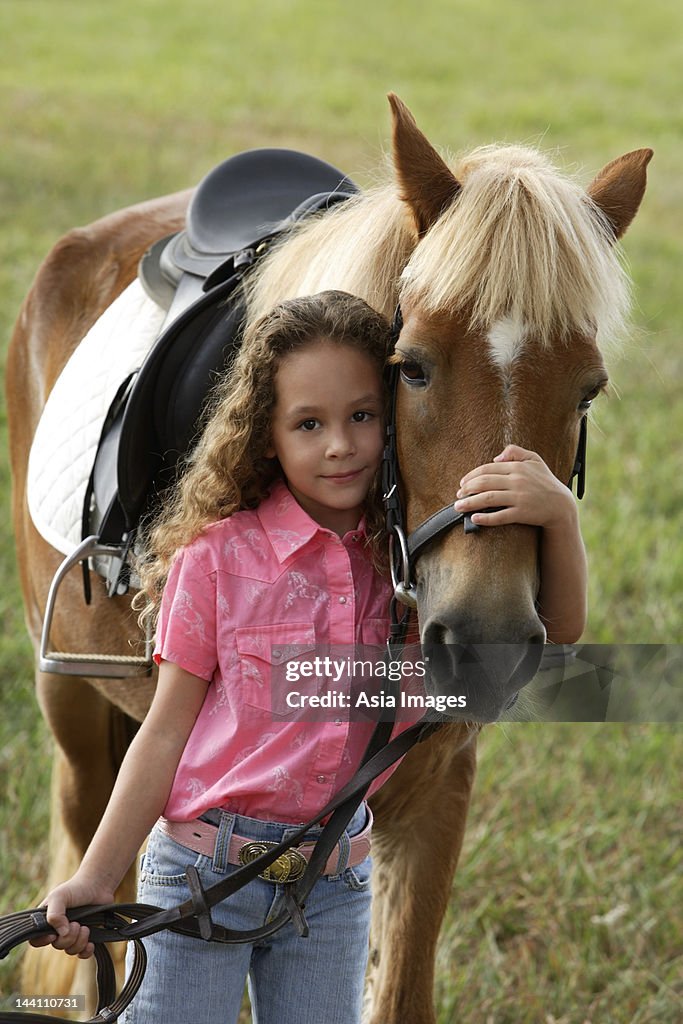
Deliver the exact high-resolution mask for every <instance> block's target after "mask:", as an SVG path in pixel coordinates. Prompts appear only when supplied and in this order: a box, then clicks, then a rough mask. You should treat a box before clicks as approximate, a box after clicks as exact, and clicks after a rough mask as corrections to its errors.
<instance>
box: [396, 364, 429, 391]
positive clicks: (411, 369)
mask: <svg viewBox="0 0 683 1024" xmlns="http://www.w3.org/2000/svg"><path fill="white" fill-rule="evenodd" d="M401 377H402V378H403V380H404V381H405V382H406V384H411V385H413V387H424V385H425V384H426V383H427V378H426V377H425V372H424V370H423V368H422V366H421V365H420V363H416V362H413V360H411V359H405V360H404V361H403V362H402V363H401Z"/></svg>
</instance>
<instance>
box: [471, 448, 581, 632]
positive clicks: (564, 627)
mask: <svg viewBox="0 0 683 1024" xmlns="http://www.w3.org/2000/svg"><path fill="white" fill-rule="evenodd" d="M457 497H458V499H459V500H458V501H456V503H455V507H456V509H457V510H458V512H471V513H472V522H474V523H476V524H477V525H478V526H501V525H503V524H505V523H526V524H527V525H530V526H540V527H541V528H542V533H541V566H540V577H541V583H540V590H539V594H538V599H537V603H538V613H539V615H540V618H541V621H542V622H543V625H544V626H545V627H546V630H547V634H548V640H549V641H550V642H551V643H558V644H561V643H564V644H570V643H575V642H576V641H577V640H578V639H579V637H580V636H581V634H582V632H583V630H584V628H585V625H586V614H587V600H586V588H587V579H588V572H587V566H586V551H585V548H584V546H583V540H582V538H581V531H580V529H579V516H578V511H577V508H576V502H575V501H574V496H573V495H572V493H571V491H570V490H569V489H568V488H567V487H565V485H564V484H563V483H562V482H561V481H560V480H558V479H557V477H556V476H554V475H553V473H551V471H550V470H549V469H548V467H547V466H546V464H545V462H544V461H543V459H541V457H540V455H537V454H536V452H532V451H528V450H527V449H526V448H520V447H519V446H518V445H514V444H511V445H508V446H507V448H506V449H505V450H504V451H503V452H501V453H500V455H497V456H496V457H495V459H494V460H493V462H492V463H489V464H488V465H485V466H478V467H477V469H473V470H472V471H471V472H470V473H467V474H466V475H465V476H464V477H463V478H462V480H461V481H460V490H459V491H458V494H457ZM498 505H502V506H504V508H502V509H501V511H500V512H477V509H482V508H489V507H492V506H493V507H495V506H498Z"/></svg>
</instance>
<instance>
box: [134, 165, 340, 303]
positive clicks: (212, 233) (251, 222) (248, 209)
mask: <svg viewBox="0 0 683 1024" xmlns="http://www.w3.org/2000/svg"><path fill="white" fill-rule="evenodd" d="M357 192H358V188H357V186H356V185H355V184H354V183H353V182H352V181H351V179H350V178H348V177H347V176H346V175H344V174H343V173H342V172H341V171H340V170H338V169H337V168H336V167H333V166H332V164H328V163H326V162H325V161H324V160H319V159H317V158H316V157H313V156H309V155H308V154H307V153H299V152H298V151H296V150H291V149H252V150H247V151H246V152H245V153H238V154H237V155H236V156H233V157H230V158H229V159H228V160H225V161H223V163H221V164H219V165H218V166H217V167H215V168H214V169H213V170H212V171H210V172H209V174H207V176H206V177H205V178H204V179H203V180H202V182H201V183H200V184H199V186H198V187H197V190H196V192H195V193H194V195H193V197H192V200H191V201H190V205H189V208H188V211H187V221H186V227H185V229H184V230H183V231H180V232H177V233H176V234H174V235H169V236H166V237H165V238H162V239H160V240H159V241H158V242H156V243H155V244H154V245H153V246H152V247H151V249H150V250H149V251H148V252H147V253H146V254H145V256H144V257H143V259H142V262H141V264H140V269H139V275H140V279H141V281H142V283H143V285H144V287H145V288H146V290H147V292H148V293H149V294H150V295H151V297H152V298H154V299H155V300H156V301H157V302H159V304H160V305H161V306H162V307H163V308H165V309H169V308H170V306H171V303H172V302H173V300H174V298H175V296H176V293H177V290H178V286H179V284H180V282H181V279H182V278H183V276H184V275H188V274H190V275H192V276H193V277H197V278H199V279H200V281H201V282H206V283H205V284H204V283H202V285H201V288H202V289H203V290H205V291H206V290H209V289H210V288H211V287H213V285H214V284H216V283H218V282H219V280H220V275H218V277H217V279H212V274H213V272H214V271H217V270H218V269H219V268H220V267H221V266H222V265H223V264H225V262H226V260H228V259H229V257H230V256H234V255H235V254H236V253H240V252H242V251H245V250H249V249H250V248H252V247H253V246H254V245H255V244H256V243H261V242H263V241H266V240H268V239H269V238H272V237H273V236H275V235H279V234H280V233H281V232H282V231H285V230H287V228H289V227H291V225H292V224H294V223H295V222H296V221H298V220H301V218H302V217H304V216H306V215H307V214H309V213H314V212H317V211H319V210H323V209H328V208H329V207H330V206H332V205H334V203H337V202H340V201H343V200H345V199H348V198H349V197H350V196H351V195H353V194H355V193H357ZM194 284H195V285H196V284H197V282H194Z"/></svg>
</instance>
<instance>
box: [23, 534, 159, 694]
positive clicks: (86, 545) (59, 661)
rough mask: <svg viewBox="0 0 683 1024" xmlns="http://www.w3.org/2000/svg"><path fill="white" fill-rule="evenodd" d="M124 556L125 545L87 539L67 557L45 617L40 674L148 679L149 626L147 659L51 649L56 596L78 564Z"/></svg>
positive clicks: (148, 631)
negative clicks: (141, 677) (89, 560)
mask: <svg viewBox="0 0 683 1024" xmlns="http://www.w3.org/2000/svg"><path fill="white" fill-rule="evenodd" d="M124 555H125V545H116V544H101V543H100V542H99V539H98V538H97V537H95V536H92V537H86V539H85V540H84V541H83V542H82V543H81V544H79V545H78V547H77V548H76V549H75V550H74V551H73V552H72V553H71V554H70V555H68V556H67V557H66V558H65V559H64V561H63V562H62V564H61V565H60V567H59V569H58V570H57V572H56V573H55V575H54V578H53V580H52V583H51V584H50V590H49V592H48V595H47V605H46V607H45V616H44V618H43V631H42V635H41V637H40V655H39V659H38V667H39V669H40V671H41V672H55V673H57V674H58V675H68V676H97V677H98V678H103V679H126V678H128V677H129V676H149V675H151V673H152V668H153V667H154V662H153V660H152V651H153V649H154V641H153V638H152V633H151V627H150V626H149V624H148V625H147V628H146V633H145V641H144V642H145V653H144V657H136V656H134V655H129V654H100V653H97V654H88V653H76V652H72V651H51V650H50V629H51V627H52V620H53V618H54V612H55V604H56V603H57V593H58V591H59V588H60V586H61V585H62V583H63V581H64V578H65V577H66V575H67V574H68V573H69V571H70V570H71V569H73V567H74V566H75V565H78V563H79V562H83V561H85V560H86V559H88V558H93V557H95V556H99V557H101V558H111V559H118V560H119V561H120V560H121V559H122V558H123V557H124Z"/></svg>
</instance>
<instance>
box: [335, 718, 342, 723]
mask: <svg viewBox="0 0 683 1024" xmlns="http://www.w3.org/2000/svg"><path fill="white" fill-rule="evenodd" d="M334 724H335V725H341V724H342V723H341V718H335V720H334Z"/></svg>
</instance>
